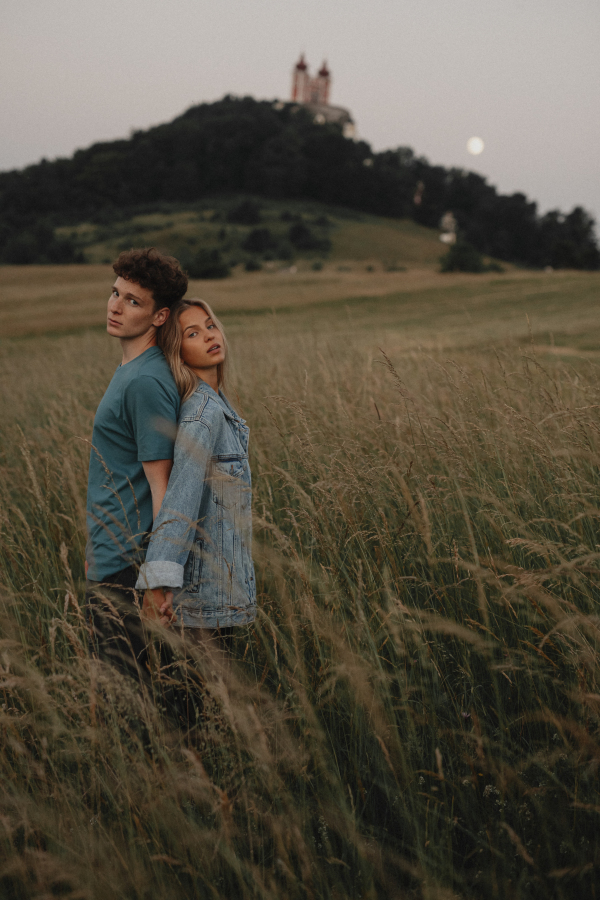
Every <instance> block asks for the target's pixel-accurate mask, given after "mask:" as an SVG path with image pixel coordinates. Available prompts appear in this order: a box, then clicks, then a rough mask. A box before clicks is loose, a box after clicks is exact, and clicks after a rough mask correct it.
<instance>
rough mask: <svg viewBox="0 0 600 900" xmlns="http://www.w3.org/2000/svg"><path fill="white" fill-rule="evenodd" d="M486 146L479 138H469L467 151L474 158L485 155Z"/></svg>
mask: <svg viewBox="0 0 600 900" xmlns="http://www.w3.org/2000/svg"><path fill="white" fill-rule="evenodd" d="M484 147H485V144H484V143H483V141H482V140H481V138H478V137H472V138H469V140H468V141H467V150H468V151H469V153H470V154H471V155H472V156H479V154H480V153H483V148H484Z"/></svg>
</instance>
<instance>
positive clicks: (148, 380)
mask: <svg viewBox="0 0 600 900" xmlns="http://www.w3.org/2000/svg"><path fill="white" fill-rule="evenodd" d="M124 404H125V409H126V411H127V417H128V419H129V422H130V425H131V429H132V432H133V435H132V437H133V439H134V441H135V444H136V446H137V458H138V461H139V462H150V461H151V460H154V459H173V448H174V445H175V434H176V431H177V419H176V418H175V416H176V409H175V407H174V404H173V397H172V394H171V393H170V392H169V391H168V389H167V388H165V385H164V384H162V383H161V382H160V381H159V380H158V379H157V378H154V376H152V375H140V376H139V377H138V378H135V379H133V380H132V381H131V382H130V383H129V384H128V385H127V388H126V390H125V396H124Z"/></svg>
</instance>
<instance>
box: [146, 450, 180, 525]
mask: <svg viewBox="0 0 600 900" xmlns="http://www.w3.org/2000/svg"><path fill="white" fill-rule="evenodd" d="M142 465H143V467H144V474H145V476H146V478H147V479H148V484H149V485H150V492H151V493H152V519H153V520H154V519H155V518H156V517H157V515H158V511H159V509H160V507H161V504H162V502H163V498H164V496H165V493H166V490H167V484H168V482H169V475H170V474H171V469H172V468H173V460H172V459H152V460H149V461H148V462H143V463H142Z"/></svg>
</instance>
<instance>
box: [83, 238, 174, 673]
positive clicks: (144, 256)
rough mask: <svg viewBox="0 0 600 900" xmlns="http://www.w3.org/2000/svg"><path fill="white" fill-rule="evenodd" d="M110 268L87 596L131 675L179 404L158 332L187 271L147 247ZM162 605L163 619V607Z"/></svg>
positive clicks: (108, 645)
mask: <svg viewBox="0 0 600 900" xmlns="http://www.w3.org/2000/svg"><path fill="white" fill-rule="evenodd" d="M113 269H114V271H115V274H116V276H117V278H116V281H115V283H114V285H113V289H112V293H111V296H110V299H109V301H108V312H107V329H106V330H107V331H108V333H109V334H110V335H112V336H114V337H116V338H118V339H119V341H120V344H121V349H122V352H123V358H122V360H121V364H120V365H119V367H118V368H117V370H116V372H115V374H114V375H113V378H112V380H111V382H110V384H109V386H108V388H107V390H106V393H105V394H104V397H103V398H102V400H101V402H100V405H99V407H98V410H97V412H96V417H95V419H94V431H93V435H92V450H91V453H90V468H89V476H88V495H87V527H88V543H87V547H86V575H87V579H88V582H87V594H86V596H87V600H88V606H89V609H90V614H91V621H92V624H93V627H94V632H95V638H96V642H97V646H98V650H99V653H100V656H102V657H103V658H107V659H112V660H113V661H115V662H117V663H118V664H119V665H120V666H121V667H122V668H123V667H125V668H126V669H128V670H130V671H131V672H132V674H135V672H136V671H137V669H138V663H139V661H140V657H141V656H143V654H144V653H145V640H144V635H143V629H142V627H141V623H140V618H139V609H138V607H137V597H136V594H135V591H134V590H133V588H134V587H135V582H136V579H137V570H138V567H139V564H140V563H141V562H143V557H144V546H145V544H146V540H147V534H148V532H149V531H151V529H152V522H153V520H154V517H155V516H156V514H157V513H158V511H159V509H160V506H161V503H162V500H163V497H164V494H165V491H166V488H167V482H168V480H169V473H170V471H171V467H172V465H173V447H174V439H175V431H176V428H177V417H178V413H179V395H178V393H177V388H176V386H175V382H174V381H173V377H172V375H171V371H170V369H169V366H168V365H167V362H166V360H165V358H164V356H163V354H162V351H161V350H160V349H159V347H158V346H157V333H158V330H159V328H160V327H161V326H162V325H163V324H164V322H166V320H167V318H168V316H169V312H170V309H171V307H172V306H173V304H174V303H176V302H177V301H178V300H180V299H181V298H182V297H183V296H184V294H185V292H186V290H187V285H188V279H187V276H186V275H185V274H184V273H183V272H182V270H181V268H180V266H179V263H178V262H177V260H176V259H174V258H173V257H170V256H164V255H162V254H161V253H159V252H158V251H157V250H155V249H154V248H150V249H146V250H130V251H127V252H124V253H121V255H120V256H119V258H118V259H117V261H116V262H115V263H114V265H113ZM107 589H108V592H107ZM107 598H108V601H109V602H108V603H107ZM160 612H161V615H162V616H163V617H166V618H167V619H168V617H169V615H170V612H169V610H168V608H167V607H166V606H165V608H164V609H161V611H160Z"/></svg>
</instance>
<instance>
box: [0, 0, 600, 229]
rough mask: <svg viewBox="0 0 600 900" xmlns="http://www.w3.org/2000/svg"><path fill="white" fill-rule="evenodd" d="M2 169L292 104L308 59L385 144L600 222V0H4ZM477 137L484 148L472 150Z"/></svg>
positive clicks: (363, 131) (367, 134) (375, 140)
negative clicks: (189, 120)
mask: <svg viewBox="0 0 600 900" xmlns="http://www.w3.org/2000/svg"><path fill="white" fill-rule="evenodd" d="M0 12H1V13H2V27H1V29H0V170H3V169H8V168H15V167H17V168H19V167H21V166H24V165H26V164H28V163H31V162H37V161H38V160H39V159H41V158H42V157H46V158H48V159H54V158H55V157H57V156H68V155H70V154H71V153H72V152H73V151H74V150H75V149H77V148H78V147H85V146H88V145H89V144H91V143H93V142H95V141H98V140H106V139H112V138H117V137H124V136H127V135H128V134H129V133H130V131H131V130H132V129H139V128H146V127H148V126H150V125H155V124H158V123H160V122H165V121H169V120H170V119H172V118H174V117H175V116H176V115H178V114H179V113H181V112H183V111H184V110H185V109H187V108H188V107H190V106H192V105H193V104H196V103H200V102H203V101H211V100H216V99H218V98H220V97H222V96H223V95H224V94H226V93H232V94H240V95H243V94H251V95H252V96H254V97H257V98H276V97H277V98H282V99H288V97H289V90H290V75H291V69H292V66H293V65H294V63H295V62H296V60H297V58H298V55H299V53H300V52H301V51H304V53H305V54H306V57H307V60H308V62H309V64H310V65H311V67H313V68H314V67H319V66H320V64H321V62H322V61H323V59H324V58H326V59H327V61H328V63H329V66H330V69H331V71H332V75H333V88H332V95H331V102H332V103H334V104H339V105H342V106H347V107H348V108H349V109H350V110H351V112H352V114H353V116H354V118H355V120H356V122H357V125H358V130H359V135H360V137H362V138H364V139H365V140H367V141H369V143H371V144H372V145H373V147H374V148H375V149H376V150H381V149H384V148H387V147H396V146H400V145H403V146H410V147H412V148H413V149H414V151H415V152H416V153H417V154H418V155H424V156H426V157H427V158H428V159H429V160H430V161H431V162H433V163H441V164H443V165H445V166H460V167H463V168H470V169H473V170H475V171H478V172H480V173H481V174H483V175H485V176H486V177H487V178H488V179H489V181H490V182H491V183H492V184H494V185H496V187H497V188H498V189H499V190H500V191H502V192H512V191H516V190H522V191H524V192H525V193H526V194H528V195H529V196H530V197H531V198H532V199H535V200H537V201H538V203H539V206H540V210H541V211H545V210H547V209H549V208H556V207H560V208H561V209H563V210H564V211H568V210H570V209H571V208H572V207H573V206H575V205H577V204H580V205H583V206H585V207H586V208H587V209H588V210H590V211H591V212H592V213H593V214H594V216H595V217H596V218H600V177H599V174H600V172H599V169H600V164H599V161H600V109H599V106H600V103H599V96H600V2H599V0H320V2H317V0H296V2H293V0H210V2H209V0H0ZM473 136H478V137H481V138H482V139H483V141H484V142H485V150H484V152H483V153H482V154H481V155H480V156H477V157H474V156H470V155H469V154H468V153H467V150H466V142H467V140H468V139H469V138H470V137H473Z"/></svg>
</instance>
